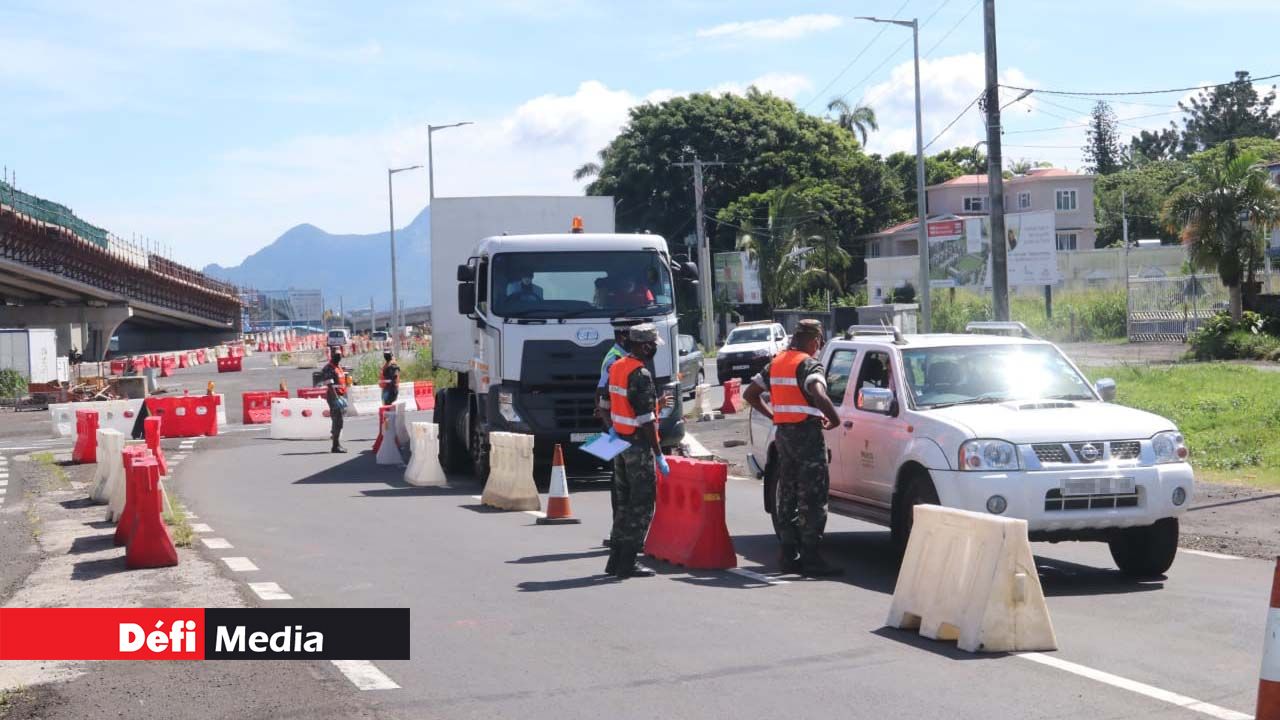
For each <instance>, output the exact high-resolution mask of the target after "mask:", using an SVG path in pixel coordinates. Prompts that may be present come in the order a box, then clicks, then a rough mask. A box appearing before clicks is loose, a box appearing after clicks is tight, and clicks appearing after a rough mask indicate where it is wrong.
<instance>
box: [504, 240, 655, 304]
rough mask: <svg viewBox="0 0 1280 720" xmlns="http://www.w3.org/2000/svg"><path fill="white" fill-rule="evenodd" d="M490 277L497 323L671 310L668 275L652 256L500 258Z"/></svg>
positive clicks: (595, 254) (592, 254) (637, 253)
mask: <svg viewBox="0 0 1280 720" xmlns="http://www.w3.org/2000/svg"><path fill="white" fill-rule="evenodd" d="M492 276H493V294H492V297H493V303H492V306H493V312H494V314H495V315H498V316H500V317H511V318H518V317H542V318H555V317H616V316H619V315H627V316H653V315H663V314H666V313H670V312H671V311H672V308H673V304H672V303H673V300H672V291H671V274H670V272H669V271H668V270H667V266H666V263H665V261H664V258H663V257H662V256H661V255H659V254H658V253H656V252H644V251H621V252H575V253H563V252H554V253H553V252H547V253H536V252H533V253H502V254H500V255H496V256H494V259H493V272H492Z"/></svg>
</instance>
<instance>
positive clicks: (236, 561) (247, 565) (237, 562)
mask: <svg viewBox="0 0 1280 720" xmlns="http://www.w3.org/2000/svg"><path fill="white" fill-rule="evenodd" d="M222 562H223V563H224V564H225V565H226V566H227V569H228V570H231V571H232V572H254V571H255V570H257V569H258V566H257V565H254V564H253V561H252V560H250V559H249V558H247V557H224V558H222Z"/></svg>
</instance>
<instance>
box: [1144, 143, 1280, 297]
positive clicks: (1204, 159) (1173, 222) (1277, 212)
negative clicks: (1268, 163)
mask: <svg viewBox="0 0 1280 720" xmlns="http://www.w3.org/2000/svg"><path fill="white" fill-rule="evenodd" d="M1259 161H1260V156H1259V155H1257V154H1256V153H1253V152H1240V151H1239V148H1237V147H1236V145H1235V143H1233V142H1228V143H1227V144H1226V146H1225V147H1224V148H1223V151H1222V152H1219V153H1206V154H1204V155H1203V156H1201V157H1199V158H1196V159H1195V160H1193V161H1192V163H1191V177H1190V179H1189V180H1188V182H1187V183H1185V184H1184V185H1182V186H1181V187H1179V188H1178V189H1177V190H1175V191H1174V194H1173V195H1172V196H1171V197H1170V198H1169V199H1168V201H1166V203H1165V206H1164V210H1163V212H1162V218H1163V220H1164V222H1165V224H1166V225H1167V226H1168V227H1169V229H1170V230H1172V231H1175V232H1178V233H1179V234H1180V235H1181V237H1182V242H1183V244H1184V245H1186V247H1187V254H1188V256H1189V257H1190V259H1191V262H1192V263H1193V264H1194V265H1196V266H1198V267H1200V268H1203V269H1205V270H1216V271H1217V273H1218V277H1220V278H1221V279H1222V284H1223V285H1226V286H1227V290H1228V292H1229V293H1230V296H1231V318H1232V319H1233V320H1235V321H1236V322H1239V321H1240V317H1241V315H1242V314H1243V302H1242V293H1241V284H1242V283H1243V281H1244V276H1245V272H1246V270H1249V271H1250V272H1252V268H1253V267H1254V266H1255V263H1256V262H1257V261H1258V259H1259V258H1260V257H1261V255H1262V243H1263V237H1264V236H1265V234H1266V233H1267V232H1268V231H1269V230H1270V229H1271V228H1273V227H1275V226H1276V225H1277V224H1280V188H1277V187H1276V186H1275V185H1273V184H1272V183H1271V177H1270V175H1269V174H1268V173H1267V171H1266V169H1265V168H1263V167H1262V166H1261V165H1260V164H1259Z"/></svg>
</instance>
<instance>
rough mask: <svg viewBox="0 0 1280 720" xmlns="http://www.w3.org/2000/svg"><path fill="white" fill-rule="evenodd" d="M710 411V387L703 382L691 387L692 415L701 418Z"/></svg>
mask: <svg viewBox="0 0 1280 720" xmlns="http://www.w3.org/2000/svg"><path fill="white" fill-rule="evenodd" d="M709 412H711V388H710V386H709V385H706V384H705V383H704V384H702V385H698V386H697V387H695V388H694V389H693V416H694V417H696V418H699V419H701V418H702V416H703V415H706V414H707V413H709Z"/></svg>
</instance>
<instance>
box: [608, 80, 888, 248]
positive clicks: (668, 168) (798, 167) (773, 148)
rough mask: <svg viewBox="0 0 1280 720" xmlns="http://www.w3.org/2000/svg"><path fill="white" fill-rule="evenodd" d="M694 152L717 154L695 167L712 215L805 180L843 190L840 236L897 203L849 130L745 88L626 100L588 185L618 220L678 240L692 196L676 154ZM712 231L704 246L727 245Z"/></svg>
mask: <svg viewBox="0 0 1280 720" xmlns="http://www.w3.org/2000/svg"><path fill="white" fill-rule="evenodd" d="M695 156H697V157H699V158H701V159H702V160H704V161H715V160H717V159H719V160H721V161H724V162H725V163H726V164H725V165H722V166H711V167H708V168H707V169H706V172H705V173H704V175H705V188H706V193H705V198H704V201H705V208H706V212H707V215H708V216H712V217H714V216H715V214H716V213H717V212H718V211H719V210H721V209H723V208H725V207H727V206H728V205H729V204H730V203H732V202H733V201H734V200H736V199H738V198H740V197H743V196H746V195H750V194H752V193H759V192H765V191H767V190H770V189H772V188H780V187H787V186H790V185H793V184H795V183H797V182H800V181H802V180H811V179H812V180H820V181H825V182H827V183H830V184H831V185H833V186H835V187H838V188H841V189H842V191H843V197H845V199H846V203H847V204H846V205H845V206H844V207H843V208H842V209H841V210H842V212H841V217H842V218H843V219H844V222H845V224H844V225H841V226H840V227H839V228H838V230H839V232H840V234H841V236H842V237H852V236H854V235H858V234H862V233H869V232H874V231H875V230H879V229H880V228H882V227H884V226H885V225H887V224H889V223H890V222H891V221H892V220H893V219H894V218H895V217H897V215H898V214H899V208H900V207H901V205H902V189H901V187H900V186H899V185H898V183H897V181H896V179H895V178H894V176H893V174H892V173H890V172H889V171H888V170H887V169H886V168H885V167H884V166H883V165H882V164H881V163H878V162H876V161H875V160H873V159H872V158H870V157H868V156H867V155H865V154H863V153H862V151H861V150H860V149H859V147H858V143H857V140H856V139H854V137H853V135H852V134H851V133H849V132H846V131H845V130H843V129H841V128H840V127H839V126H838V125H836V124H835V123H833V122H831V121H829V120H825V119H822V118H818V117H814V116H812V115H808V114H805V113H804V112H802V111H800V109H799V108H797V107H796V106H795V104H794V103H792V102H790V101H789V100H784V99H782V98H779V97H776V96H774V95H772V94H767V93H762V92H759V91H758V90H756V89H755V88H751V89H749V90H748V91H747V94H746V95H745V96H738V95H731V94H720V95H712V94H707V93H698V94H694V95H690V96H687V97H678V98H673V99H671V100H668V101H665V102H662V103H646V104H643V105H640V106H638V107H635V108H633V109H632V110H631V113H630V118H629V120H628V122H627V124H626V126H625V127H624V128H623V129H622V132H621V133H620V134H619V135H618V136H617V137H616V138H614V139H613V141H612V142H610V143H609V145H608V147H606V148H605V149H604V155H603V162H602V163H600V167H599V170H598V173H597V174H596V175H595V180H594V181H593V182H592V183H591V184H590V185H589V186H588V187H587V193H588V194H589V195H613V196H614V197H615V198H616V200H617V203H618V212H617V222H618V226H619V229H622V230H649V231H652V232H655V233H659V234H661V235H663V236H664V237H667V238H668V239H670V240H671V241H673V242H678V241H679V240H680V239H681V238H683V237H685V236H686V235H688V234H689V233H691V232H692V231H693V227H694V225H693V220H694V199H693V189H692V187H693V183H692V172H691V171H692V169H691V168H689V167H682V166H679V165H677V164H676V163H680V162H689V161H692V160H693V158H694V157H695ZM709 230H714V228H709ZM721 230H722V231H720V232H714V233H713V234H712V238H713V247H715V248H717V249H722V250H728V249H732V248H733V246H734V243H735V241H736V237H735V234H734V233H733V232H732V231H729V230H725V229H723V228H722V229H721Z"/></svg>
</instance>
